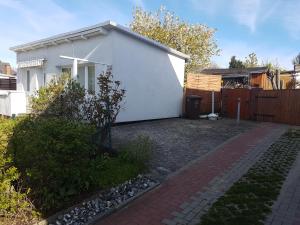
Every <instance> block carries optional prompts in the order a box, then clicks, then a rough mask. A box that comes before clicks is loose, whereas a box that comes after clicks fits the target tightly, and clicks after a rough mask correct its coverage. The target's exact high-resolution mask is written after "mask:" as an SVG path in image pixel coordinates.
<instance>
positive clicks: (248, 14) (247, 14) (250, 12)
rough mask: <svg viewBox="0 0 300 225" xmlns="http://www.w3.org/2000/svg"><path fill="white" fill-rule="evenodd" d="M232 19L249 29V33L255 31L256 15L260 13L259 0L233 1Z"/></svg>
mask: <svg viewBox="0 0 300 225" xmlns="http://www.w3.org/2000/svg"><path fill="white" fill-rule="evenodd" d="M232 6H233V12H232V15H233V17H234V18H235V19H236V20H237V22H238V23H240V24H242V25H245V26H247V27H249V29H250V30H251V32H254V31H255V30H256V25H257V19H258V14H259V12H260V7H261V1H260V0H242V1H241V0H234V1H233V3H232Z"/></svg>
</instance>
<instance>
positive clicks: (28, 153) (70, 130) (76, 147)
mask: <svg viewBox="0 0 300 225" xmlns="http://www.w3.org/2000/svg"><path fill="white" fill-rule="evenodd" d="M94 133H95V128H94V127H93V126H91V125H89V124H84V123H80V122H75V121H69V120H66V119H62V118H52V117H49V118H32V117H28V118H26V119H24V120H23V121H21V122H20V123H19V124H18V126H16V127H15V129H14V135H13V136H12V137H11V140H10V142H11V143H10V144H11V145H10V153H11V155H12V156H13V159H14V163H15V165H16V167H17V168H18V170H19V171H20V172H21V178H22V184H23V185H25V186H26V187H29V188H31V190H32V191H31V193H30V197H31V199H33V200H34V204H35V206H37V207H38V208H39V209H40V210H41V211H42V212H44V211H48V210H50V209H51V208H59V207H60V206H61V203H63V202H64V201H67V200H69V199H70V197H71V196H72V195H75V194H78V193H81V192H82V191H85V190H87V189H88V188H89V186H91V185H90V183H91V182H92V179H91V177H90V175H89V173H90V170H91V166H90V164H91V161H92V160H93V159H95V158H96V154H97V153H96V151H95V146H94V144H93V142H92V135H93V134H94Z"/></svg>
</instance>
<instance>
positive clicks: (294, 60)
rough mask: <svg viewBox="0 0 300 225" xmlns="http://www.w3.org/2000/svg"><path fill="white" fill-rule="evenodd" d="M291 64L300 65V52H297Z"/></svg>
mask: <svg viewBox="0 0 300 225" xmlns="http://www.w3.org/2000/svg"><path fill="white" fill-rule="evenodd" d="M293 64H294V65H297V64H300V52H299V54H298V55H297V56H296V57H295V58H294V59H293Z"/></svg>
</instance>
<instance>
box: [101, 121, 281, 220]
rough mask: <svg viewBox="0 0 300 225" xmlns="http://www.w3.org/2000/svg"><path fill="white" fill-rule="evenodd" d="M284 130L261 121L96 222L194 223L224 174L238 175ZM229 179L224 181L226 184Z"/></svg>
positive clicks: (231, 180)
mask: <svg viewBox="0 0 300 225" xmlns="http://www.w3.org/2000/svg"><path fill="white" fill-rule="evenodd" d="M285 130H286V127H284V126H282V125H275V124H268V123H263V124H260V125H259V126H256V127H254V128H252V129H251V130H248V131H247V132H245V133H242V134H240V135H238V136H236V137H234V138H232V139H230V140H228V141H227V142H226V143H224V144H223V145H221V146H219V147H217V148H215V149H214V150H213V151H210V152H209V153H208V154H206V155H205V156H202V157H200V158H198V159H197V160H195V161H194V162H192V163H190V164H188V165H187V166H185V167H184V168H182V169H181V170H179V171H178V172H177V173H175V174H173V175H172V176H169V177H168V179H167V180H165V181H164V182H163V183H162V184H161V185H160V186H159V187H158V188H156V189H154V190H153V191H151V192H148V193H146V194H145V195H144V196H142V197H141V198H139V199H137V200H135V201H134V202H133V203H131V204H129V205H128V207H126V208H124V209H122V210H120V211H118V212H116V213H114V214H112V215H110V216H108V217H106V218H105V219H103V220H102V221H99V222H98V223H97V225H160V224H169V225H171V224H173V225H174V224H195V223H197V220H196V219H197V215H200V214H201V212H202V211H203V210H204V211H205V210H206V209H207V207H208V206H209V204H210V202H209V201H204V200H205V198H206V199H208V200H209V199H214V198H215V197H217V195H218V193H221V192H222V191H224V190H225V186H226V185H224V186H222V185H221V186H216V185H219V184H220V183H222V180H224V179H223V178H224V176H225V177H228V176H229V175H230V176H231V177H232V178H231V179H229V181H230V182H234V181H235V180H236V179H238V178H239V177H240V176H241V175H242V172H241V171H243V172H245V171H246V169H247V168H248V167H249V166H251V163H254V162H255V160H256V159H257V156H258V155H259V154H260V153H262V152H263V151H265V150H266V149H267V148H268V147H269V145H270V144H271V143H272V142H273V141H275V140H276V139H277V138H278V137H279V136H280V135H281V134H282V133H283V132H284V131H285ZM203 148H204V147H203ZM249 162H251V163H249ZM230 176H229V177H230ZM216 178H218V179H216ZM230 182H225V183H226V184H227V186H228V185H229V186H230ZM208 187H209V188H208ZM214 187H217V188H221V189H219V190H218V191H219V192H218V193H217V194H215V195H214V193H212V196H209V195H205V198H201V197H200V198H197V196H202V194H203V193H206V191H207V190H208V189H210V190H214ZM223 189H224V190H223Z"/></svg>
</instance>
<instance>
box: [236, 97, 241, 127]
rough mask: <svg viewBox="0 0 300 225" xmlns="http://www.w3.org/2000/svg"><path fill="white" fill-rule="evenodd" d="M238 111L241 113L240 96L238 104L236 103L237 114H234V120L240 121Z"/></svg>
mask: <svg viewBox="0 0 300 225" xmlns="http://www.w3.org/2000/svg"><path fill="white" fill-rule="evenodd" d="M240 113H241V98H238V104H237V115H236V122H237V123H239V122H240Z"/></svg>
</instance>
